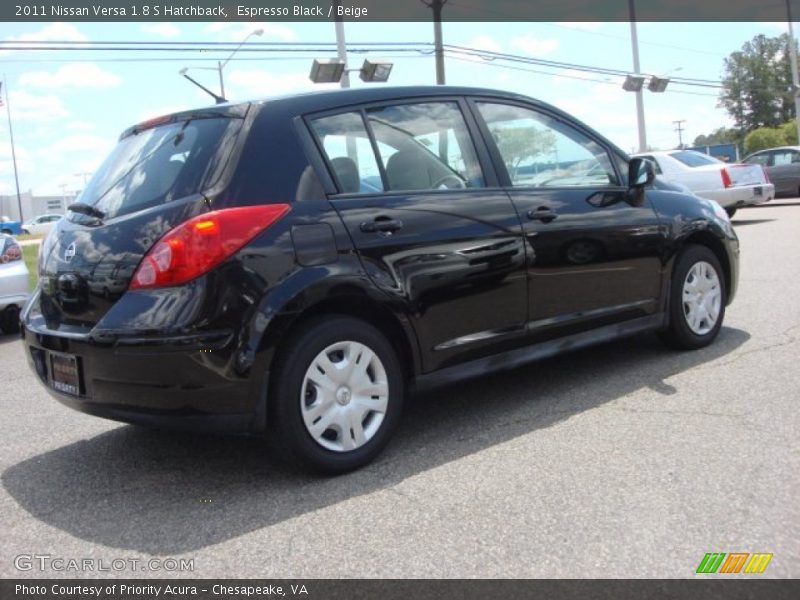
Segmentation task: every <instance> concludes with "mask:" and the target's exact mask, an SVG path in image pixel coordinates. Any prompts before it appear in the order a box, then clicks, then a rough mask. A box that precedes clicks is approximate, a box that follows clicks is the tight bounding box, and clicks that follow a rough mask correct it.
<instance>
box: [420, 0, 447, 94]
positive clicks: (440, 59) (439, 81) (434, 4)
mask: <svg viewBox="0 0 800 600" xmlns="http://www.w3.org/2000/svg"><path fill="white" fill-rule="evenodd" d="M422 3H423V4H424V5H425V6H427V7H429V8H430V9H431V10H433V46H434V54H435V56H436V85H444V84H445V77H444V46H443V45H442V8H443V7H444V5H445V4H447V0H430V2H425V0H422Z"/></svg>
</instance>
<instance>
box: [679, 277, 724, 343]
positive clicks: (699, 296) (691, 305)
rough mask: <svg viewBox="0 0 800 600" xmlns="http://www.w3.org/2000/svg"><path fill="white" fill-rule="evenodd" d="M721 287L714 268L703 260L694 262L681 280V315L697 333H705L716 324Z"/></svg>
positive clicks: (720, 302) (720, 299) (720, 300)
mask: <svg viewBox="0 0 800 600" xmlns="http://www.w3.org/2000/svg"><path fill="white" fill-rule="evenodd" d="M721 304H722V288H721V286H720V282H719V276H718V275H717V271H716V269H714V267H712V266H711V265H710V264H709V263H707V262H705V261H700V262H696V263H695V264H694V265H692V268H691V269H689V272H688V273H687V274H686V279H685V280H684V282H683V315H684V318H685V319H686V324H687V325H688V326H689V329H691V330H692V331H693V332H694V333H696V334H697V335H705V334H707V333H708V332H709V331H711V330H712V329H714V325H716V324H717V319H719V311H720V307H721Z"/></svg>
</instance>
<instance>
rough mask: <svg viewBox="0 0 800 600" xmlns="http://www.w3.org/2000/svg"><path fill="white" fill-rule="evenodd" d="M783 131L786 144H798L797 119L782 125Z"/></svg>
mask: <svg viewBox="0 0 800 600" xmlns="http://www.w3.org/2000/svg"><path fill="white" fill-rule="evenodd" d="M781 131H782V132H783V143H784V144H786V145H787V146H796V145H797V123H795V121H789V122H787V123H784V124H783V125H781Z"/></svg>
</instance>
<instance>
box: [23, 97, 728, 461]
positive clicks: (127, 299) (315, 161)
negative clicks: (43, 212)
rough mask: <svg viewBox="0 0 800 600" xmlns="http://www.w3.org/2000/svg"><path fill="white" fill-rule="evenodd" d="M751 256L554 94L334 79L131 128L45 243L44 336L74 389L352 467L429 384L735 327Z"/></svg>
mask: <svg viewBox="0 0 800 600" xmlns="http://www.w3.org/2000/svg"><path fill="white" fill-rule="evenodd" d="M738 252H739V250H738V242H737V238H736V235H735V234H734V231H733V229H732V228H731V225H730V222H729V220H728V218H727V215H726V214H725V212H724V211H723V210H722V209H721V208H720V207H719V206H718V205H716V204H715V203H713V202H709V201H706V200H701V199H699V198H697V197H696V196H693V195H687V194H685V193H682V192H680V191H676V190H673V189H670V188H669V186H668V185H666V184H661V183H660V182H659V181H656V180H655V178H654V174H653V171H652V167H651V165H650V163H648V162H647V161H643V160H640V159H632V160H629V159H628V157H627V156H626V155H625V153H624V152H622V151H621V150H620V149H619V148H617V147H616V146H614V145H613V144H612V143H610V142H609V141H608V140H606V139H604V138H603V137H602V136H600V135H598V134H597V133H596V132H594V131H593V130H592V129H590V128H588V127H587V126H586V125H584V124H582V123H580V122H578V121H577V120H575V119H573V118H572V117H570V116H568V115H567V114H564V113H563V112H561V111H559V110H557V109H555V108H553V107H552V106H548V105H546V104H543V103H541V102H537V101H535V100H532V99H530V98H527V97H524V96H519V95H515V94H508V93H503V92H497V91H492V90H484V89H472V88H458V87H409V88H378V89H374V88H373V89H357V90H340V91H334V92H318V93H312V94H307V95H297V96H292V97H283V98H275V99H269V100H265V101H261V102H250V103H242V104H230V105H220V106H216V107H213V108H207V109H202V110H194V111H187V112H182V113H178V114H173V115H169V116H166V117H163V118H159V119H155V120H152V121H148V122H145V123H141V124H139V125H136V126H134V127H131V128H130V129H128V130H126V131H125V132H123V133H122V135H121V137H120V140H119V144H118V145H117V147H116V149H115V150H114V151H113V152H112V154H111V156H109V158H108V159H107V160H106V161H105V163H104V164H103V165H102V166H101V168H100V169H99V170H98V171H97V172H96V173H95V175H94V177H93V178H92V180H91V182H90V183H89V185H88V186H87V188H86V189H85V190H84V192H83V193H82V195H81V196H80V198H79V202H78V203H76V204H75V205H73V206H72V207H71V212H70V214H69V216H68V218H65V219H63V220H61V221H60V222H59V223H58V224H57V225H56V227H55V228H54V230H53V231H52V232H51V234H50V235H49V236H48V237H47V239H46V240H45V241H44V243H43V245H42V249H41V254H40V258H39V267H38V268H39V276H40V280H39V281H40V283H39V286H38V289H37V291H36V293H35V294H34V295H33V296H32V298H31V300H30V301H29V303H28V304H27V306H26V307H25V309H24V311H23V313H22V335H23V338H24V341H25V344H26V347H27V348H26V351H27V354H28V358H29V361H30V364H31V366H32V368H33V369H34V370H35V372H36V373H37V375H38V377H39V378H40V379H41V381H42V383H43V384H44V385H45V386H46V387H47V389H48V390H49V391H50V393H51V394H52V395H53V396H54V397H55V398H56V399H57V400H59V401H60V402H62V403H64V404H66V405H67V406H70V407H72V408H75V409H77V410H80V411H82V412H85V413H88V414H92V415H97V416H101V417H107V418H111V419H117V420H120V421H126V422H129V423H138V424H145V425H155V426H171V427H181V428H189V429H193V430H206V431H216V432H236V433H243V432H250V433H264V432H267V431H271V435H275V436H277V437H278V440H279V446H280V447H282V448H285V449H286V450H288V451H289V452H290V454H291V455H293V456H294V457H296V458H298V459H300V461H301V462H303V463H305V464H306V465H308V466H310V467H313V468H316V469H318V470H323V471H327V472H343V471H347V470H350V469H353V468H356V467H359V466H361V465H364V464H365V463H367V462H368V461H369V460H371V459H372V458H373V457H375V456H376V455H377V454H378V452H379V451H380V450H381V449H382V447H383V446H384V445H385V444H386V443H387V441H388V440H389V437H390V435H391V433H392V431H393V429H394V428H395V425H396V424H397V422H398V417H399V415H400V412H401V408H402V405H403V399H404V396H405V394H406V393H407V392H408V391H409V390H410V389H412V388H413V389H419V388H423V387H429V386H434V385H440V384H445V383H448V382H451V381H454V380H457V379H460V378H465V377H470V376H476V375H480V374H483V373H487V372H489V371H494V370H497V369H508V368H513V367H517V366H519V365H521V364H523V363H525V362H526V361H530V360H532V359H537V358H542V357H545V356H550V355H553V354H556V353H559V352H563V351H567V350H572V349H575V348H580V347H583V346H587V345H589V344H594V343H598V342H603V341H607V340H611V339H614V338H619V337H621V336H626V335H630V334H634V333H637V332H642V331H646V330H653V331H659V332H661V334H662V337H663V338H664V339H665V340H666V341H667V342H669V343H670V344H671V345H673V346H677V347H680V348H687V349H689V348H699V347H701V346H705V345H706V344H709V343H710V342H711V341H712V340H713V339H714V338H715V337H716V335H717V333H718V332H719V329H720V326H721V324H722V320H723V316H724V313H725V306H726V304H728V303H730V301H731V299H732V298H733V295H734V291H735V289H736V282H737V271H738Z"/></svg>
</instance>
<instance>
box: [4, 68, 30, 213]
mask: <svg viewBox="0 0 800 600" xmlns="http://www.w3.org/2000/svg"><path fill="white" fill-rule="evenodd" d="M3 83H5V84H6V86H5V87H6V90H5V92H6V114H7V115H8V137H9V138H10V139H11V163H12V164H13V165H14V184H15V185H16V188H17V208H18V209H19V220H20V221H24V220H25V219H24V217H23V216H22V196H20V193H19V174H18V173H17V153H16V151H15V150H14V130H13V129H12V128H11V104H10V103H9V102H8V81H7V80H6V76H5V73H3ZM0 86H2V84H0Z"/></svg>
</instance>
